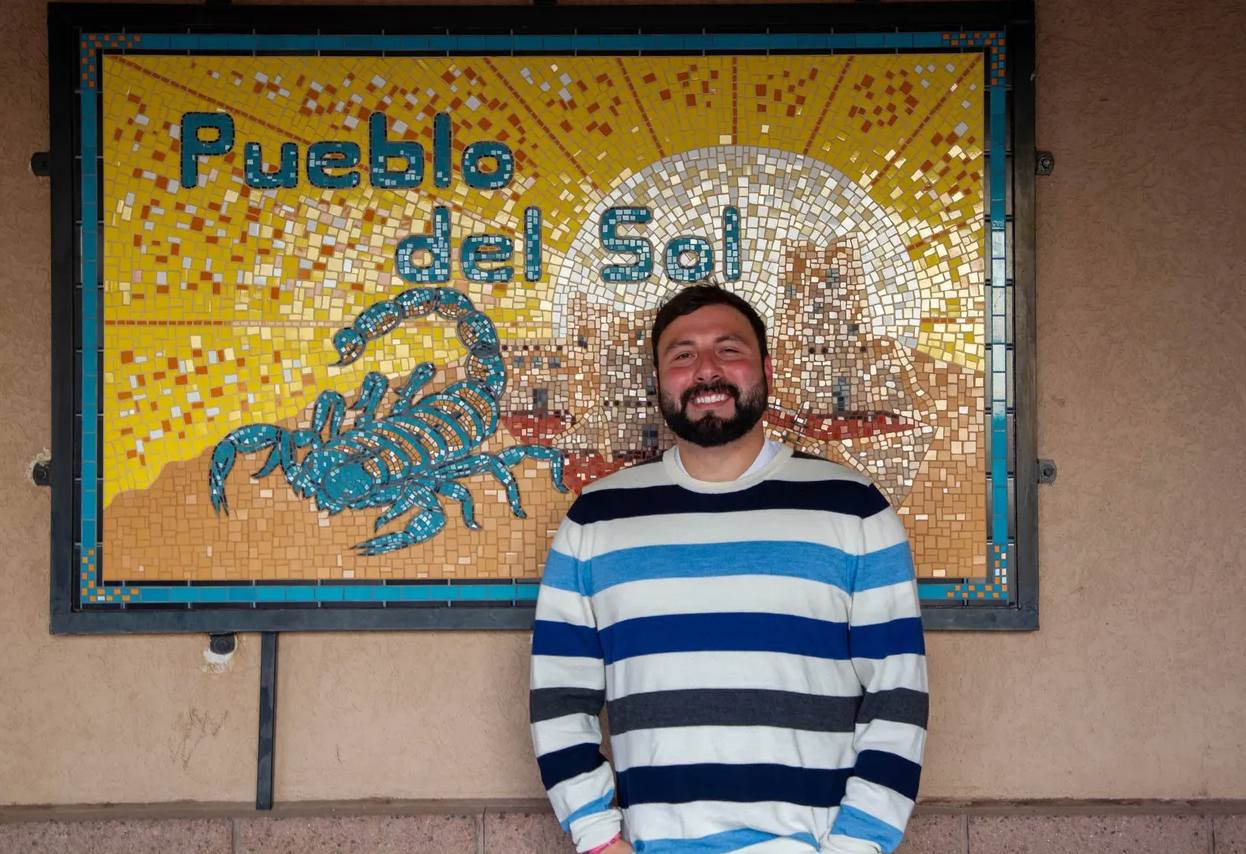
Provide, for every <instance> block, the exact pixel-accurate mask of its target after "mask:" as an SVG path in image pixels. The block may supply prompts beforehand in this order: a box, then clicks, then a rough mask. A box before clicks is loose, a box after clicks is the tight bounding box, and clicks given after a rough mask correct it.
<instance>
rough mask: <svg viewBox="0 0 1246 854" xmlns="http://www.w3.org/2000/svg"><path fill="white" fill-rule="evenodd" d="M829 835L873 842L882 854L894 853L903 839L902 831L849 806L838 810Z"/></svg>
mask: <svg viewBox="0 0 1246 854" xmlns="http://www.w3.org/2000/svg"><path fill="white" fill-rule="evenodd" d="M831 833H832V834H839V835H840V836H851V837H852V838H853V839H864V840H866V841H867V842H873V843H874V844H875V845H877V846H878V847H879V848H881V849H882V850H883V854H891V852H892V851H895V850H896V848H897V847H898V846H899V845H900V840H901V839H903V838H904V831H903V830H901V829H900V828H898V827H892V826H891V825H890V824H888V823H887V822H885V821H883V820H882V819H880V818H874V816H872V815H870V814H869V813H865V812H862V811H861V810H859V809H857V808H856V807H849V806H841V807H840V808H839V815H838V816H837V817H836V819H835V824H833V825H832V826H831Z"/></svg>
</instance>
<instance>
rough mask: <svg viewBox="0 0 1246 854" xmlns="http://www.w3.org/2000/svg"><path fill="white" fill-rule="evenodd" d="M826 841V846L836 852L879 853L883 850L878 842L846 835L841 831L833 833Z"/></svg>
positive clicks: (844, 853) (837, 853) (847, 853)
mask: <svg viewBox="0 0 1246 854" xmlns="http://www.w3.org/2000/svg"><path fill="white" fill-rule="evenodd" d="M826 841H827V846H826V847H827V848H828V849H829V850H830V851H832V852H834V854H878V852H879V851H881V850H882V849H881V848H880V847H879V845H878V843H877V842H870V841H869V840H868V839H857V838H856V837H855V836H844V835H843V834H840V833H832V834H831V835H830V836H828V837H827V838H826Z"/></svg>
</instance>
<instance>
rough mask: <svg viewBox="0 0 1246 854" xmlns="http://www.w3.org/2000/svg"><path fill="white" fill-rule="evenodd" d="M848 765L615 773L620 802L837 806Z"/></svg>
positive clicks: (680, 768)
mask: <svg viewBox="0 0 1246 854" xmlns="http://www.w3.org/2000/svg"><path fill="white" fill-rule="evenodd" d="M851 775H852V769H851V768H835V769H823V768H792V767H791V766H788V765H719V764H708V763H707V764H702V765H648V766H641V767H639V768H629V769H627V770H626V771H620V772H619V775H618V776H619V786H618V792H619V807H621V808H622V809H627V808H628V807H630V806H633V805H635V804H686V803H692V802H694V801H730V802H732V803H757V802H759V801H782V802H784V803H789V804H800V805H802V806H810V807H827V808H829V807H835V806H839V802H840V801H841V800H843V797H844V789H845V787H846V786H847V783H848V778H849V777H850V776H851Z"/></svg>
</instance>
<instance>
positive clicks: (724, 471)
mask: <svg viewBox="0 0 1246 854" xmlns="http://www.w3.org/2000/svg"><path fill="white" fill-rule="evenodd" d="M763 429H764V428H763V426H762V425H761V424H760V423H758V425H757V426H756V427H754V428H753V429H752V430H750V431H749V432H748V433H746V434H745V435H743V436H741V437H740V438H739V439H736V440H735V441H734V442H731V443H729V444H726V445H720V446H719V447H716V448H705V447H702V446H701V445H694V444H692V443H691V442H688V441H685V440H684V439H676V440H675V444H676V446H677V447H678V448H679V461H680V462H681V463H683V466H684V471H686V472H688V476H689V477H691V478H694V479H696V480H703V481H706V482H707V483H725V482H727V481H731V480H735V479H736V478H738V477H739V476H740V475H742V474H744V473H745V472H746V471H748V468H749V466H751V465H752V464H753V461H754V460H755V459H757V455H758V454H760V453H761V449H762V447H763V446H764V445H765V444H766V434H765V433H764V432H763Z"/></svg>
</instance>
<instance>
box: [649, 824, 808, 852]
mask: <svg viewBox="0 0 1246 854" xmlns="http://www.w3.org/2000/svg"><path fill="white" fill-rule="evenodd" d="M772 839H796V840H799V841H801V842H804V843H807V844H808V845H809V846H810V847H811V848H814V849H816V848H817V847H818V840H817V838H816V837H815V836H814V835H813V834H812V833H793V834H792V835H790V836H780V835H779V834H777V833H764V832H762V831H760V830H752V829H750V828H743V829H740V830H725V831H723V832H722V833H713V834H710V835H709V836H702V837H699V838H697V839H648V840H645V839H638V840H636V842H635V848H636V854H728V852H730V851H738V850H740V849H741V848H747V847H748V846H750V845H758V844H760V843H762V842H769V841H770V840H772Z"/></svg>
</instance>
